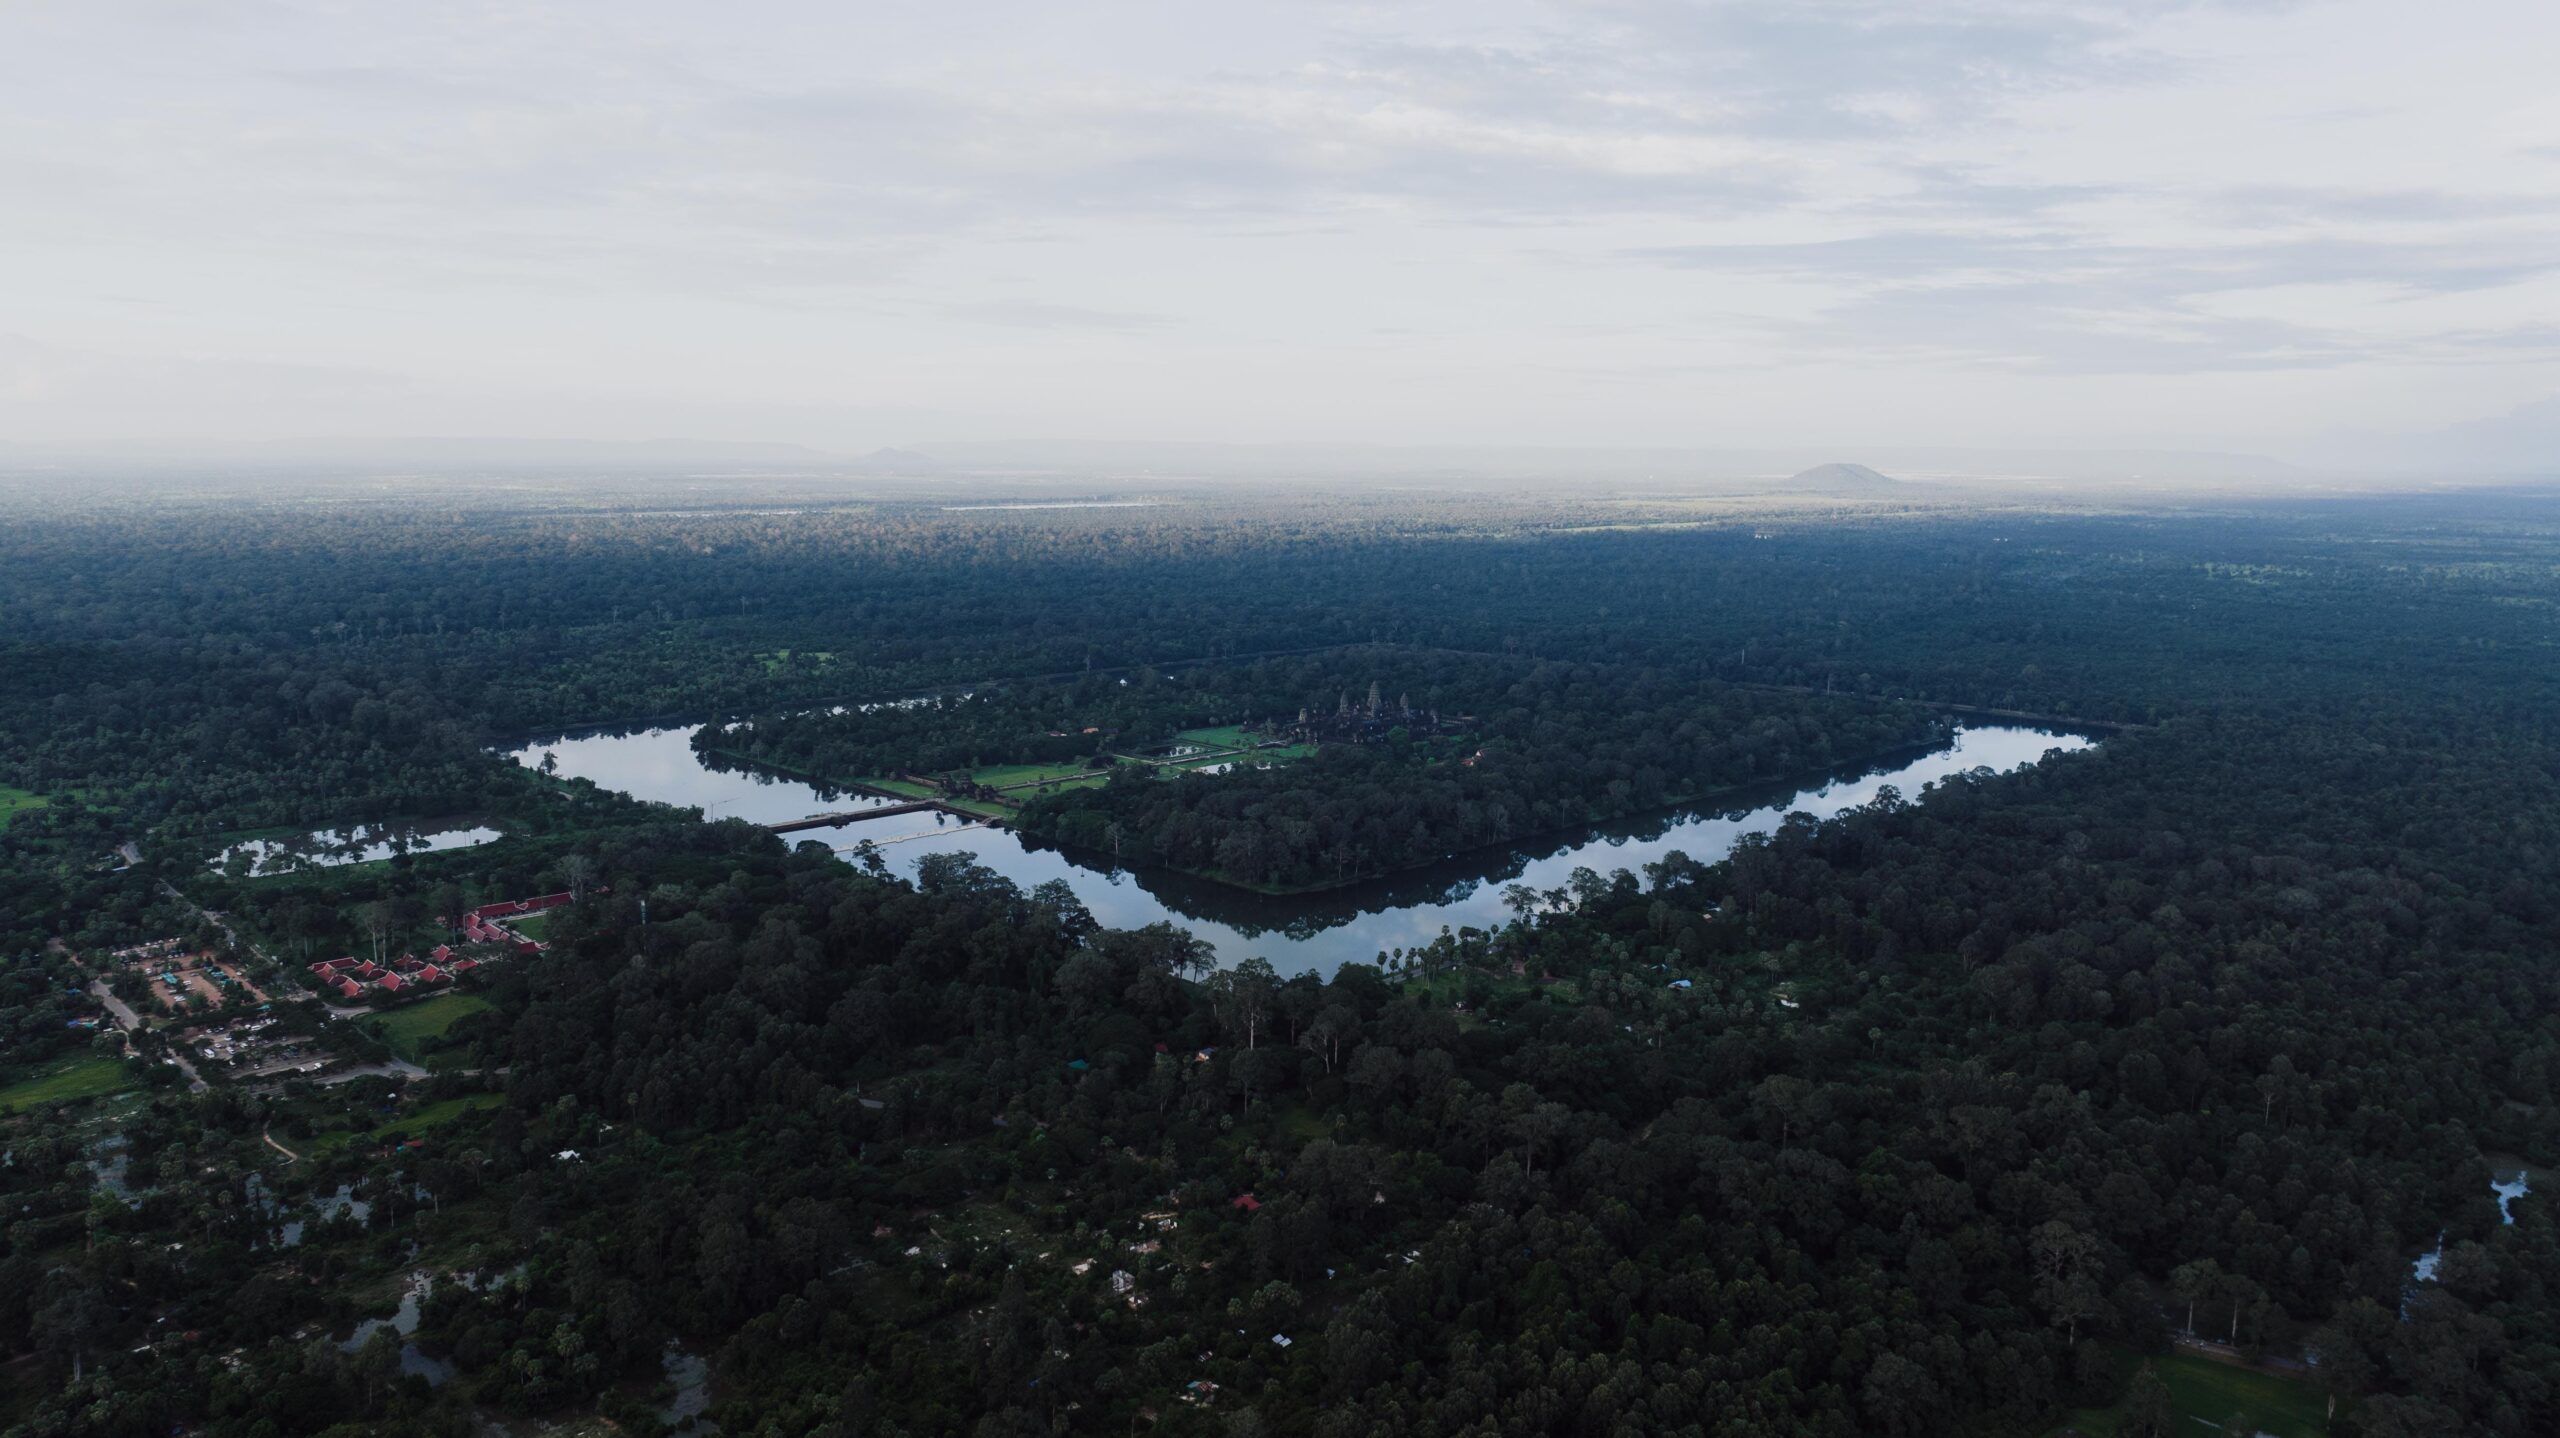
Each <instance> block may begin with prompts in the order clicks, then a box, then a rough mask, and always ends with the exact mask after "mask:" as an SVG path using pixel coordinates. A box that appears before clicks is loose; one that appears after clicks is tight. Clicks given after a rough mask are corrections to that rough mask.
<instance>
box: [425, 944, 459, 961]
mask: <svg viewBox="0 0 2560 1438" xmlns="http://www.w3.org/2000/svg"><path fill="white" fill-rule="evenodd" d="M427 957H428V958H431V959H433V960H435V961H436V962H437V963H439V964H448V963H451V962H453V945H451V944H438V945H436V947H435V951H434V952H433V953H430V954H428V955H427Z"/></svg>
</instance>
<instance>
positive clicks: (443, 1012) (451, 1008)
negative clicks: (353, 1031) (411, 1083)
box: [365, 993, 495, 1063]
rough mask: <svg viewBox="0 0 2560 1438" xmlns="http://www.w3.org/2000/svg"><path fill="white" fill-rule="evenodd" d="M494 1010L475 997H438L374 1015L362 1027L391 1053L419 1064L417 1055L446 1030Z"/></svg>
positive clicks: (463, 995) (451, 995)
mask: <svg viewBox="0 0 2560 1438" xmlns="http://www.w3.org/2000/svg"><path fill="white" fill-rule="evenodd" d="M493 1007H495V1005H493V1004H491V1003H490V1002H489V1001H488V1000H487V999H484V998H481V997H480V996H478V995H477V994H450V993H448V994H438V995H436V996H435V997H434V998H431V999H429V1000H427V1001H426V1002H425V1003H420V1004H410V1005H408V1006H407V1007H405V1008H397V1009H393V1010H391V1011H390V1012H388V1013H383V1014H376V1015H375V1016H373V1017H372V1018H369V1019H367V1020H365V1026H366V1027H368V1028H370V1029H372V1030H373V1031H374V1032H375V1033H377V1034H379V1035H381V1036H382V1041H383V1042H384V1043H387V1044H389V1045H390V1046H391V1051H392V1052H393V1053H395V1054H398V1055H399V1056H400V1057H402V1058H404V1059H407V1060H408V1061H409V1062H411V1063H422V1062H424V1060H423V1059H422V1058H420V1057H419V1056H420V1055H421V1054H423V1053H424V1052H425V1051H426V1050H427V1048H428V1047H429V1046H430V1045H432V1044H434V1043H435V1042H436V1041H437V1040H438V1039H441V1038H443V1037H444V1036H445V1031H446V1030H448V1029H450V1028H452V1027H453V1026H454V1025H455V1024H457V1023H460V1022H461V1021H462V1020H464V1019H467V1018H469V1017H471V1016H472V1015H473V1014H479V1013H487V1012H488V1011H489V1010H490V1009H491V1008H493Z"/></svg>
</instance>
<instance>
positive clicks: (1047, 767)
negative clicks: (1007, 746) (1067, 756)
mask: <svg viewBox="0 0 2560 1438" xmlns="http://www.w3.org/2000/svg"><path fill="white" fill-rule="evenodd" d="M1089 772H1091V771H1089V770H1087V769H1086V768H1085V767H1084V765H1082V764H1080V763H1079V764H990V765H988V766H987V767H986V768H983V769H973V770H971V771H970V773H969V777H970V778H972V779H974V780H976V781H978V782H979V783H981V784H984V785H986V786H987V787H988V788H990V789H1001V788H1003V787H1005V786H1006V785H1008V784H1034V783H1038V782H1039V781H1040V780H1042V779H1072V778H1074V777H1076V776H1077V775H1079V774H1084V773H1089Z"/></svg>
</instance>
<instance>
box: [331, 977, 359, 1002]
mask: <svg viewBox="0 0 2560 1438" xmlns="http://www.w3.org/2000/svg"><path fill="white" fill-rule="evenodd" d="M337 986H338V997H340V998H342V999H354V998H362V997H363V996H364V985H362V984H360V983H357V982H356V981H355V980H353V979H339V980H338V981H337Z"/></svg>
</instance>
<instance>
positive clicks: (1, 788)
mask: <svg viewBox="0 0 2560 1438" xmlns="http://www.w3.org/2000/svg"><path fill="white" fill-rule="evenodd" d="M51 802H52V801H51V800H49V799H47V798H45V796H43V795H42V794H36V793H30V792H29V791H27V790H25V789H12V788H10V787H9V786H8V785H6V784H0V829H6V828H8V827H9V821H10V820H12V819H14V818H16V817H18V816H19V815H20V814H24V813H28V812H30V811H32V810H36V809H41V808H43V807H44V806H45V805H47V804H49V803H51Z"/></svg>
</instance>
